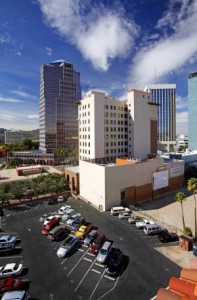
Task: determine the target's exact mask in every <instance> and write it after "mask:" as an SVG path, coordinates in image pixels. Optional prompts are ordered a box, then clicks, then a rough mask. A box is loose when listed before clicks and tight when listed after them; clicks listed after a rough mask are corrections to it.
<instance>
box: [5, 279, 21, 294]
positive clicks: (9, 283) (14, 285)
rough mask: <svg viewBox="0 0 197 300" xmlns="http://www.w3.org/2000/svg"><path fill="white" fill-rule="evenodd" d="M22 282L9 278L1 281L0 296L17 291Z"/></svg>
mask: <svg viewBox="0 0 197 300" xmlns="http://www.w3.org/2000/svg"><path fill="white" fill-rule="evenodd" d="M22 285H23V282H22V279H21V278H13V277H9V278H6V279H3V280H2V281H1V283H0V294H3V293H5V292H9V291H14V290H18V289H20V288H21V287H22Z"/></svg>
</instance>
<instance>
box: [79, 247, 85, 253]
mask: <svg viewBox="0 0 197 300" xmlns="http://www.w3.org/2000/svg"><path fill="white" fill-rule="evenodd" d="M77 250H78V251H81V252H84V251H85V250H83V249H81V248H79V249H77Z"/></svg>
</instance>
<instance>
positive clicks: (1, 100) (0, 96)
mask: <svg viewBox="0 0 197 300" xmlns="http://www.w3.org/2000/svg"><path fill="white" fill-rule="evenodd" d="M0 102H12V103H22V102H23V101H22V100H19V99H16V98H10V97H4V96H2V95H0Z"/></svg>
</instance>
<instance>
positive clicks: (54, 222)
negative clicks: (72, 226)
mask: <svg viewBox="0 0 197 300" xmlns="http://www.w3.org/2000/svg"><path fill="white" fill-rule="evenodd" d="M58 225H59V220H58V219H56V218H53V219H52V220H51V221H50V222H48V223H47V224H46V226H45V227H43V228H42V234H48V233H49V231H50V230H52V229H53V228H54V227H56V226H58Z"/></svg>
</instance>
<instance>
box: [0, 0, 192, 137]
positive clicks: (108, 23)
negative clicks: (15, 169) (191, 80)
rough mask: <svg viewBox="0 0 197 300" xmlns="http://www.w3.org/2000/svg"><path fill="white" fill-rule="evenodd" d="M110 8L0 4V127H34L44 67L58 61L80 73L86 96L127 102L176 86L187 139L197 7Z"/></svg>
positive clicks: (177, 2)
mask: <svg viewBox="0 0 197 300" xmlns="http://www.w3.org/2000/svg"><path fill="white" fill-rule="evenodd" d="M111 2H112V1H111ZM111 2H110V1H104V0H103V1H102V0H99V1H93V0H92V1H90V0H86V1H83V2H81V1H79V0H75V1H70V0H66V1H65V0H61V1H60V0H53V1H52V0H48V1H46V0H37V1H36V0H32V1H31V0H19V1H17V2H15V1H14V2H13V1H11V0H2V1H1V4H0V7H1V10H0V17H1V20H2V22H1V30H0V49H1V55H0V65H1V68H0V102H1V110H0V120H1V122H0V127H2V128H6V129H11V128H14V129H16V130H18V129H21V130H32V129H37V128H38V127H39V89H40V68H41V65H42V64H47V63H50V62H53V61H55V60H58V59H63V60H66V61H67V62H69V63H71V64H73V65H74V66H75V68H76V69H77V71H79V72H80V73H81V86H82V91H83V95H84V94H85V93H86V92H88V91H89V90H97V91H103V92H105V93H106V94H107V95H109V96H111V97H116V98H117V99H125V98H126V94H127V91H128V90H130V89H133V88H136V89H144V87H145V85H147V84H154V83H155V82H156V83H172V84H176V86H177V105H176V106H177V120H176V123H177V134H180V133H183V134H187V132H188V129H187V127H188V126H187V125H188V121H187V118H188V117H187V112H188V101H187V95H188V92H187V90H188V77H189V74H190V73H193V72H196V70H197V55H196V51H197V43H196V40H197V32H196V27H197V3H196V1H192V0H174V1H171V0H168V1H155V0H140V1H139V0H134V1H126V0H122V1H120V0H116V1H113V2H112V3H111Z"/></svg>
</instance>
